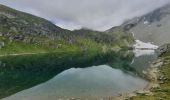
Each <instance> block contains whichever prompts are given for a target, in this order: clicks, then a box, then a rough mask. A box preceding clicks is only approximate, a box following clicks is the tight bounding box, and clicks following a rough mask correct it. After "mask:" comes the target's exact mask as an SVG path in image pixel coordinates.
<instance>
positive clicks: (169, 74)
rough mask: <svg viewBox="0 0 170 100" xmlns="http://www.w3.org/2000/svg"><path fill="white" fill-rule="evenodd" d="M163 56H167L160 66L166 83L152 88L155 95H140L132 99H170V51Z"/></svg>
mask: <svg viewBox="0 0 170 100" xmlns="http://www.w3.org/2000/svg"><path fill="white" fill-rule="evenodd" d="M161 58H166V59H164V64H163V65H162V66H161V67H160V72H161V73H162V74H163V75H164V77H165V78H166V80H165V81H164V83H163V84H160V88H155V89H152V90H151V91H152V92H153V94H154V95H152V96H142V95H139V96H136V97H133V98H131V100H170V52H169V53H166V54H164V55H162V57H161ZM165 62H166V63H165ZM167 62H168V63H167ZM160 82H161V81H160Z"/></svg>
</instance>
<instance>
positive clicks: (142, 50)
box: [133, 40, 158, 57]
mask: <svg viewBox="0 0 170 100" xmlns="http://www.w3.org/2000/svg"><path fill="white" fill-rule="evenodd" d="M133 47H134V48H135V49H134V50H133V52H134V54H135V56H136V57H140V56H143V55H154V54H155V50H156V49H157V48H158V46H156V45H154V44H152V43H150V42H148V43H145V42H142V41H140V40H136V43H135V44H134V45H133Z"/></svg>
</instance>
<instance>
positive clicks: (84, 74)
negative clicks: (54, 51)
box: [0, 53, 156, 100]
mask: <svg viewBox="0 0 170 100" xmlns="http://www.w3.org/2000/svg"><path fill="white" fill-rule="evenodd" d="M124 54H125V53H123V57H122V56H118V55H115V56H114V58H113V59H112V60H113V61H112V60H111V61H110V60H108V61H105V62H103V63H95V64H94V63H92V64H89V66H88V65H84V64H83V65H82V66H81V64H80V65H79V64H78V65H77V64H76V67H74V66H73V65H75V64H73V65H70V64H69V65H70V66H73V67H66V66H64V65H63V66H64V68H65V69H62V67H61V68H60V67H59V68H58V70H60V71H58V70H57V69H56V71H54V70H55V69H53V68H54V67H52V69H53V70H50V68H49V67H48V68H45V69H42V68H41V67H40V68H39V67H38V69H40V70H41V71H38V72H37V73H39V74H35V72H36V71H31V72H32V74H31V73H30V69H29V68H28V69H22V71H23V73H22V71H21V70H20V71H18V70H14V72H16V71H18V72H16V73H17V75H16V74H14V76H15V77H16V79H15V77H14V78H12V79H13V81H11V80H10V81H9V82H12V83H14V84H13V85H9V86H11V88H10V90H9V91H10V92H7V93H6V94H1V95H6V96H8V95H10V96H9V97H6V98H4V99H3V100H57V99H60V98H62V99H66V98H72V97H74V98H83V99H99V98H109V97H113V96H116V95H119V94H121V93H127V92H132V91H135V90H138V89H143V88H144V87H145V86H146V85H147V83H148V82H147V81H146V80H144V79H143V78H141V77H139V76H142V72H143V71H144V70H146V69H147V68H148V65H149V62H151V61H153V60H154V59H155V58H156V56H155V55H154V54H153V53H151V54H148V53H147V54H143V55H140V56H136V57H135V56H128V55H131V53H130V54H128V53H127V54H126V56H125V55H124ZM6 59H8V58H6ZM6 59H5V60H6ZM11 59H14V58H10V60H11ZM20 59H21V58H20ZM51 59H52V58H51ZM2 60H4V59H2ZM5 60H4V61H5ZM95 60H96V59H95ZM100 60H102V61H103V58H102V59H100ZM100 60H98V62H100ZM35 61H36V60H35ZM20 62H21V61H20ZM22 63H23V61H22ZM32 63H33V62H32ZM50 63H52V62H50ZM88 63H89V62H88ZM23 64H24V63H23ZM23 64H22V65H23ZM29 64H30V63H29ZM36 64H37V63H36ZM36 64H35V65H34V64H32V65H33V66H34V67H35V66H36ZM16 65H17V66H18V64H16ZM43 65H45V64H43ZM47 65H48V64H47ZM66 65H67V64H66ZM29 66H30V65H29ZM50 66H51V65H50ZM52 66H62V65H61V64H60V65H55V64H53V65H52ZM34 69H35V68H34ZM25 70H28V71H25ZM31 70H33V69H31ZM11 73H13V72H11ZM11 73H10V74H11ZM20 73H22V74H20ZM25 73H27V74H28V75H27V74H25ZM42 73H43V74H42ZM34 74H35V75H34ZM55 74H56V76H55ZM20 75H25V79H24V78H22V77H19V76H20ZM2 76H3V75H0V77H1V78H2ZM47 76H49V77H47ZM23 77H24V76H23ZM36 77H37V78H36ZM5 78H10V77H9V76H8V73H7V75H5V77H4V76H3V79H4V80H5ZM43 78H44V80H43ZM6 80H9V79H6ZM17 80H18V81H19V82H16V81H17ZM21 80H22V81H21ZM31 80H32V81H33V82H32V81H31ZM22 82H23V84H21V83H22ZM24 82H25V83H24ZM2 83H3V82H2ZM2 83H0V86H3V85H5V84H3V85H2ZM29 83H30V84H31V85H30V84H29ZM18 87H19V88H18ZM0 88H1V87H0ZM11 89H14V90H13V91H11ZM17 89H18V90H17ZM2 90H5V89H0V91H1V92H2ZM2 97H3V96H2Z"/></svg>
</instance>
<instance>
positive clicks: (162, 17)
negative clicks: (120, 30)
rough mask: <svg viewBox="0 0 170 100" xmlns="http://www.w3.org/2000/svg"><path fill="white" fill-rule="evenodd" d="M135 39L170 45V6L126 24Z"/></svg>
mask: <svg viewBox="0 0 170 100" xmlns="http://www.w3.org/2000/svg"><path fill="white" fill-rule="evenodd" d="M124 26H125V27H126V28H127V29H129V30H130V31H131V32H132V33H133V34H134V36H135V38H137V39H139V40H141V41H144V42H153V43H154V44H156V45H159V46H161V45H163V44H165V43H170V39H169V37H170V33H169V32H170V28H169V27H170V4H167V5H166V6H164V7H162V8H159V9H156V10H155V11H153V12H151V13H148V14H146V15H144V16H142V17H138V18H134V19H132V20H130V21H127V22H126V23H124Z"/></svg>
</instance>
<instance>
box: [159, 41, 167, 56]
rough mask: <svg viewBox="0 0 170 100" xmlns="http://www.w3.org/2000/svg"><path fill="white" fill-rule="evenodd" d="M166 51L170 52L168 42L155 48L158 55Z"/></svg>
mask: <svg viewBox="0 0 170 100" xmlns="http://www.w3.org/2000/svg"><path fill="white" fill-rule="evenodd" d="M166 52H170V44H164V45H162V46H160V47H159V48H158V49H157V50H156V53H157V54H158V56H160V55H162V54H164V53H166Z"/></svg>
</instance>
